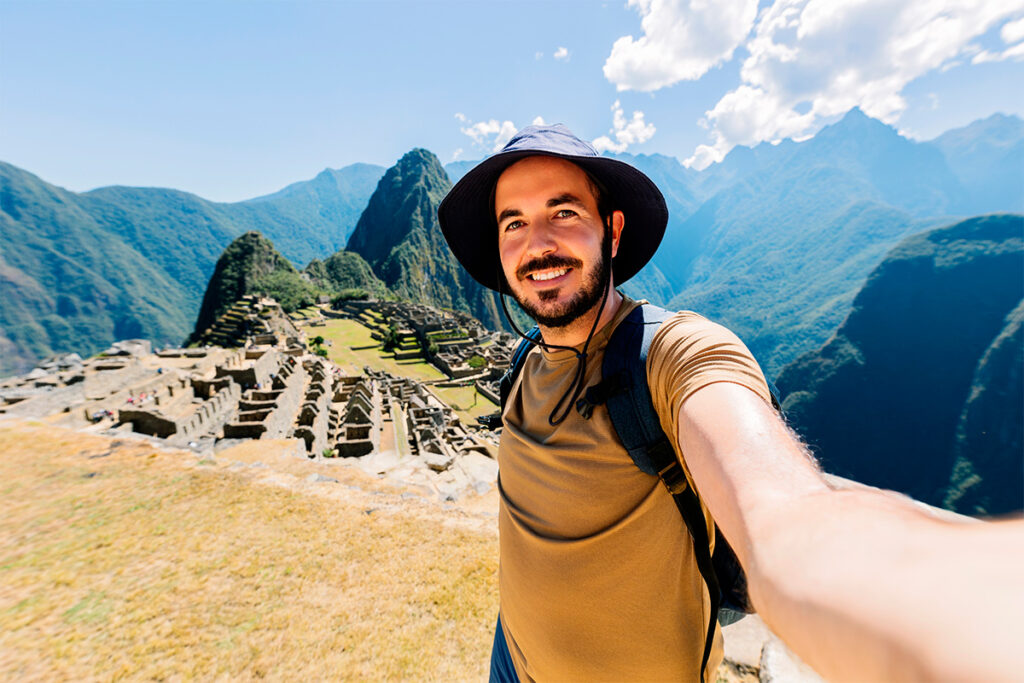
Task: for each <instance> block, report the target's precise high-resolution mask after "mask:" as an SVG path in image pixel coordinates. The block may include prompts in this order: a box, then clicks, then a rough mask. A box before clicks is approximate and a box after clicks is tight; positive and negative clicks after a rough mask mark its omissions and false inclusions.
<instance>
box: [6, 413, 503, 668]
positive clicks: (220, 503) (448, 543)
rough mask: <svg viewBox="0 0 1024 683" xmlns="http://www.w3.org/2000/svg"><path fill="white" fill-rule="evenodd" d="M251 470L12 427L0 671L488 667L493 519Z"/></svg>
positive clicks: (364, 487) (345, 482) (138, 445)
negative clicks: (476, 520) (483, 520)
mask: <svg viewBox="0 0 1024 683" xmlns="http://www.w3.org/2000/svg"><path fill="white" fill-rule="evenodd" d="M273 457H274V456H273V454H272V453H266V454H264V457H263V461H264V462H266V463H271V468H273V467H274V461H273ZM243 463H244V459H243V461H231V462H229V461H228V458H227V457H224V456H221V457H218V458H217V460H216V461H210V460H207V461H197V459H196V457H195V456H193V455H191V454H188V453H183V452H175V451H167V450H157V449H154V448H153V447H152V446H150V445H148V444H146V443H145V442H140V441H135V440H119V441H114V442H111V440H110V439H108V438H104V437H95V436H87V435H82V434H76V433H72V432H68V431H63V430H58V429H54V428H50V427H44V426H43V425H40V424H38V423H37V424H35V425H27V424H25V423H12V422H4V423H2V424H0V481H2V482H3V484H2V485H0V493H2V497H3V500H4V501H6V503H7V505H6V508H7V509H6V510H5V514H4V515H3V516H2V517H0V679H6V680H25V679H36V680H39V679H46V680H55V679H65V680H89V679H115V680H116V679H123V678H129V679H143V678H145V679H182V678H184V679H192V678H205V679H209V678H225V677H226V678H231V679H252V678H269V679H278V680H279V679H297V680H302V679H323V678H330V679H342V680H345V679H348V680H368V679H369V680H386V679H391V680H396V679H417V680H438V679H442V680H482V679H483V678H484V677H485V675H486V673H485V671H486V668H485V667H486V664H487V655H488V651H489V645H490V638H491V635H492V628H493V623H494V618H495V615H496V613H497V585H496V583H497V581H496V578H497V543H496V536H495V530H494V528H493V526H494V525H493V523H491V524H486V523H480V524H474V523H466V519H465V518H466V513H465V512H463V511H460V510H449V509H445V508H442V507H441V506H440V504H432V503H428V502H423V501H417V500H414V499H411V498H409V497H408V496H407V497H405V498H402V497H401V496H400V492H399V491H397V490H394V489H386V488H383V486H379V485H378V482H377V481H376V480H374V479H372V478H370V477H366V476H364V475H362V474H361V473H359V472H356V471H355V470H351V469H349V468H344V469H343V468H336V469H335V470H334V471H332V473H331V475H332V476H336V477H338V478H339V479H341V482H340V483H339V484H310V483H307V482H305V480H303V479H299V478H297V477H295V476H293V475H291V474H287V471H286V470H287V468H284V470H283V471H284V472H285V473H283V474H281V473H279V472H275V471H274V470H273V469H271V468H264V469H259V470H257V469H254V468H252V467H248V466H244V465H243ZM342 472H344V474H341V473H342ZM257 473H259V474H257ZM259 476H262V477H263V478H262V479H259V478H258V477H259ZM275 483H277V484H278V485H274V484H275ZM375 487H376V488H375ZM469 521H470V522H473V520H469Z"/></svg>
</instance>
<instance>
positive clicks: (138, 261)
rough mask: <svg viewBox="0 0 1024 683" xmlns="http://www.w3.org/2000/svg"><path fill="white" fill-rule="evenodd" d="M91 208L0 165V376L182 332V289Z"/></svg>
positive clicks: (185, 297) (186, 305) (185, 319)
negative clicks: (60, 356) (60, 355)
mask: <svg viewBox="0 0 1024 683" xmlns="http://www.w3.org/2000/svg"><path fill="white" fill-rule="evenodd" d="M91 209H92V206H91V204H90V202H88V201H85V200H83V198H82V196H81V195H78V194H75V193H73V192H68V191H66V190H63V189H61V188H59V187H55V186H53V185H50V184H49V183H46V182H43V181H42V180H40V179H39V178H37V177H36V176H34V175H32V174H31V173H27V172H25V171H22V170H21V169H19V168H16V167H14V166H11V165H10V164H4V163H0V283H2V291H3V296H2V297H0V375H6V374H11V373H17V372H23V371H25V370H27V369H29V368H31V367H32V365H33V364H34V363H35V362H36V361H37V360H39V359H40V358H43V357H46V356H48V355H51V354H54V353H57V352H69V351H77V352H79V353H81V354H83V355H91V354H95V353H98V352H99V351H102V350H103V349H104V348H106V347H107V346H109V345H110V343H111V342H114V341H116V340H118V339H125V338H131V337H147V338H149V339H152V340H153V341H154V342H156V343H158V344H163V343H168V342H177V341H180V340H181V339H182V338H183V337H184V336H185V334H186V333H187V331H188V329H189V318H190V313H189V309H190V308H192V306H191V303H192V298H193V294H192V293H191V292H190V291H189V289H188V286H187V285H186V284H183V283H182V282H181V281H179V280H178V279H177V278H176V277H173V276H172V275H170V274H169V273H168V271H167V270H165V269H164V268H161V267H160V266H159V265H158V264H155V263H153V262H152V261H150V260H149V259H148V258H147V257H146V255H145V254H144V253H142V252H140V251H139V250H138V249H137V248H136V245H135V244H133V243H132V242H131V241H129V240H126V239H125V238H124V236H123V235H121V234H118V233H116V232H113V231H110V230H109V229H108V227H107V226H106V225H105V223H104V221H103V220H102V218H101V217H98V216H96V215H94V213H93V212H92V211H91ZM196 247H197V248H200V249H201V248H202V247H203V245H202V244H198V245H196ZM203 284H205V282H203ZM200 291H201V290H200Z"/></svg>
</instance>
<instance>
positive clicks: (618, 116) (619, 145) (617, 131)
mask: <svg viewBox="0 0 1024 683" xmlns="http://www.w3.org/2000/svg"><path fill="white" fill-rule="evenodd" d="M655 130H656V129H655V128H654V124H653V123H645V122H644V113H643V112H642V111H634V112H633V117H632V118H631V119H627V118H626V115H625V114H624V113H623V112H622V104H621V103H620V102H619V101H618V100H615V103H614V104H613V105H612V128H611V130H610V131H609V132H610V133H611V134H612V135H613V136H614V138H615V139H614V140H613V139H612V138H610V137H608V136H607V135H602V136H601V137H599V138H597V139H596V140H594V142H593V145H594V148H595V149H596V150H597V151H598V152H607V151H612V152H625V151H626V148H627V147H629V146H630V145H638V144H640V143H643V142H647V141H648V140H650V139H651V137H652V136H653V135H654V131H655Z"/></svg>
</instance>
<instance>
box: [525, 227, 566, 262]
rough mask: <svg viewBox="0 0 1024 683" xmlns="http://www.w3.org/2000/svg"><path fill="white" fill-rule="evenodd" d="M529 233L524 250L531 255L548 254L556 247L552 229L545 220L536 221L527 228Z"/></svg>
mask: <svg viewBox="0 0 1024 683" xmlns="http://www.w3.org/2000/svg"><path fill="white" fill-rule="evenodd" d="M528 230H529V231H530V232H529V235H528V241H527V244H526V251H527V253H528V254H529V255H531V256H542V255H544V254H550V253H551V252H553V251H556V250H557V249H558V244H557V242H555V239H554V231H553V230H552V229H551V226H550V225H549V224H548V223H547V221H536V222H534V223H533V224H532V225H530V227H529V228H528Z"/></svg>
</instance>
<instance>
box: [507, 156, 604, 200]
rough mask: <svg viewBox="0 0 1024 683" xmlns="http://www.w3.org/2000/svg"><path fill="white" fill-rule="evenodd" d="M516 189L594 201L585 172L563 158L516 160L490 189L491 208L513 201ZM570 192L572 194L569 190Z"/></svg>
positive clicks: (540, 157)
mask: <svg viewBox="0 0 1024 683" xmlns="http://www.w3.org/2000/svg"><path fill="white" fill-rule="evenodd" d="M519 190H530V191H536V192H541V193H546V194H549V195H550V197H545V199H550V198H551V197H556V196H560V195H564V194H570V195H574V196H578V197H579V199H583V200H587V199H594V198H595V192H594V188H593V185H592V181H591V180H590V177H589V176H588V175H587V173H586V171H584V170H583V169H582V168H580V167H579V166H577V165H576V164H574V163H572V162H571V161H567V160H565V159H560V158H558V157H551V156H544V155H538V156H530V157H526V158H525V159H520V160H519V161H517V162H515V163H514V164H512V165H511V166H509V167H508V168H506V169H505V170H504V171H502V173H501V175H500V176H499V177H498V181H497V183H496V184H495V188H494V199H495V207H494V208H495V209H496V210H500V208H502V207H498V206H497V203H498V202H499V201H510V200H512V201H514V200H515V198H516V197H515V194H513V196H509V193H510V192H511V193H515V192H516V191H519ZM570 190H572V191H570Z"/></svg>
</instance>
